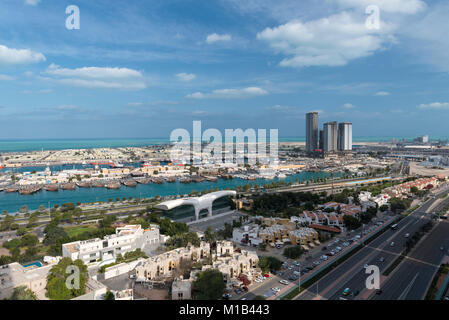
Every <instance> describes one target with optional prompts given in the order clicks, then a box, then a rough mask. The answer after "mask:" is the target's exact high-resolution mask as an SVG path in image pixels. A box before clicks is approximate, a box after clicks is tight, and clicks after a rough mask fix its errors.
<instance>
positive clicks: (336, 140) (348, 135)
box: [306, 112, 352, 153]
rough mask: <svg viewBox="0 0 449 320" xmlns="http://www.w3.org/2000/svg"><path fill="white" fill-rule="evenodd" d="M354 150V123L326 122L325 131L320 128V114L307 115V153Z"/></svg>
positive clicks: (311, 113) (310, 113)
mask: <svg viewBox="0 0 449 320" xmlns="http://www.w3.org/2000/svg"><path fill="white" fill-rule="evenodd" d="M351 150H352V123H351V122H340V123H339V124H338V125H337V122H336V121H332V122H326V123H325V124H324V125H323V130H319V128H318V112H309V113H307V114H306V151H307V153H315V152H324V153H331V152H337V151H351Z"/></svg>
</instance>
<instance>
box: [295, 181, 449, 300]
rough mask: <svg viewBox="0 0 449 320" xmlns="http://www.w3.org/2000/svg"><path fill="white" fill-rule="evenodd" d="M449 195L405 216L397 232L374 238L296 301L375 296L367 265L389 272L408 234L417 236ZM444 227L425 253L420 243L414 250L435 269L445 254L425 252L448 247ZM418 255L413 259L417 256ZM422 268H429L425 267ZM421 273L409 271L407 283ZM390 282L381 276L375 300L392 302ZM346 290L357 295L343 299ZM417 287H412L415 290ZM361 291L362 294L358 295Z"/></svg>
mask: <svg viewBox="0 0 449 320" xmlns="http://www.w3.org/2000/svg"><path fill="white" fill-rule="evenodd" d="M447 192H448V190H447V189H446V188H444V189H440V190H438V191H437V192H435V196H434V197H432V198H430V199H429V200H428V201H426V202H425V203H424V204H423V205H421V206H420V207H419V208H418V209H417V210H415V211H414V212H413V213H412V214H410V215H409V216H407V217H405V218H404V219H402V220H401V221H400V222H398V228H397V230H388V231H386V232H384V233H383V234H381V235H380V236H379V237H378V238H376V239H374V240H373V241H372V242H371V243H369V245H367V246H365V247H363V248H362V249H360V250H359V251H358V252H356V253H355V254H354V255H353V256H351V257H350V258H348V259H347V260H346V261H344V262H343V263H342V264H340V265H338V266H337V267H336V268H335V269H333V270H332V271H330V272H329V273H328V274H326V275H325V276H324V277H323V278H321V279H320V280H319V281H318V282H317V283H315V284H313V285H312V286H311V287H309V289H308V290H305V291H303V292H302V293H301V294H300V295H299V296H298V297H296V299H299V300H310V299H342V298H344V299H354V298H355V299H365V298H369V297H370V296H372V292H370V291H367V289H365V287H366V286H365V282H366V279H367V277H368V276H369V275H368V274H366V273H365V268H364V266H365V265H366V264H367V265H377V266H378V267H379V269H380V273H381V274H382V272H383V271H385V269H386V268H387V267H388V265H389V264H390V263H392V262H393V261H394V260H395V259H396V257H397V256H398V255H399V254H400V253H401V252H402V251H403V249H404V245H405V242H406V241H407V238H406V237H405V234H407V233H408V234H410V236H411V235H413V233H415V232H416V231H418V230H419V229H420V227H421V226H422V225H424V224H425V223H426V222H427V221H429V219H430V215H429V213H430V212H432V211H433V210H434V209H435V208H434V207H435V204H436V203H438V202H441V203H439V204H438V207H439V206H442V205H444V204H445V203H447V202H449V199H447V200H443V201H441V200H440V198H439V197H440V196H442V195H443V194H445V193H447ZM440 224H441V226H440V225H439V226H438V227H437V228H436V229H435V230H434V231H433V232H432V234H431V236H429V237H428V238H427V239H426V240H425V241H423V242H422V243H426V244H427V243H429V244H427V245H426V246H425V247H426V248H425V249H422V250H421V246H422V243H420V244H419V246H418V247H417V250H416V251H413V253H414V254H418V257H422V258H423V260H424V261H427V259H430V260H429V261H430V265H432V268H436V267H435V264H438V263H439V261H437V260H438V259H440V260H441V257H442V255H443V253H442V252H439V253H438V254H436V253H434V254H433V255H432V254H430V253H429V255H430V256H428V255H427V254H425V253H424V252H428V251H429V250H430V247H432V248H433V246H435V245H436V247H435V248H433V251H434V252H435V250H436V251H440V249H439V247H440V245H437V242H438V243H441V245H444V244H443V242H444V239H445V238H444V236H443V234H444V232H445V230H446V229H445V226H446V225H447V223H440ZM434 234H436V235H434ZM442 241H443V242H442ZM446 241H447V236H446ZM446 247H447V245H446ZM421 251H423V252H421ZM414 254H413V255H412V256H414ZM381 258H382V259H381ZM381 261H382V262H381ZM407 261H408V260H407ZM420 266H421V265H420ZM400 267H401V268H402V267H403V264H401V265H400ZM421 268H425V267H422V266H421ZM413 270H414V269H413ZM429 270H430V268H429ZM434 270H435V269H434ZM418 272H419V271H417V272H415V273H413V271H411V272H407V273H408V274H410V275H411V279H408V278H407V280H406V281H412V280H413V278H414V277H415V276H416V274H417V273H418ZM431 273H432V272H431V271H427V273H426V275H427V276H426V277H424V276H421V278H423V280H422V281H421V278H420V277H419V275H418V276H416V279H414V281H415V282H416V286H417V287H418V286H420V287H422V286H424V285H423V284H421V282H422V283H424V282H426V281H427V279H428V278H429V276H428V274H431ZM395 274H400V273H398V271H397V272H395V273H394V274H392V275H390V277H391V278H393V277H394V275H395ZM424 278H425V279H424ZM430 278H432V275H430ZM387 280H388V279H387V278H385V277H381V289H382V290H383V293H382V294H381V295H376V296H375V297H376V298H377V299H389V296H390V293H388V290H389V286H390V285H391V286H394V280H392V282H390V281H387ZM430 280H431V279H430ZM430 280H429V281H427V283H428V282H430ZM406 281H404V282H406ZM390 283H391V284H390ZM346 288H349V289H350V291H351V292H352V293H354V295H349V296H343V295H342V293H343V291H344V290H345V289H346ZM383 288H385V290H384V289H383ZM413 288H414V287H413V286H412V289H413ZM426 288H427V286H426ZM404 290H405V289H403V290H402V291H401V292H400V294H399V295H398V297H397V298H399V296H400V295H401V294H402V292H403V291H404ZM397 291H400V289H397ZM424 291H425V289H424ZM357 292H358V295H356V293H357ZM410 292H414V290H410ZM411 294H412V293H409V295H410V297H411ZM393 299H394V297H393Z"/></svg>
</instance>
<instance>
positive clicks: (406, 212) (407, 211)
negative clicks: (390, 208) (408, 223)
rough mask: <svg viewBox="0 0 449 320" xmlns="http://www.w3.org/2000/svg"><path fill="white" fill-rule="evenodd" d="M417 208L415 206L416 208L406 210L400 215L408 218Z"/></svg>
mask: <svg viewBox="0 0 449 320" xmlns="http://www.w3.org/2000/svg"><path fill="white" fill-rule="evenodd" d="M418 208H419V205H416V206H414V207H412V208H410V209H408V210H406V211H404V212H402V213H401V214H402V215H403V216H404V217H406V216H408V215H409V214H411V213H412V212H413V211H415V210H416V209H418Z"/></svg>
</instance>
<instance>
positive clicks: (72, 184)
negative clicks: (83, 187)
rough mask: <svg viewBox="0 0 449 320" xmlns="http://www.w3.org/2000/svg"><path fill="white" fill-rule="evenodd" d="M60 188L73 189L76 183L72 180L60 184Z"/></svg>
mask: <svg viewBox="0 0 449 320" xmlns="http://www.w3.org/2000/svg"><path fill="white" fill-rule="evenodd" d="M61 189H62V190H75V189H76V184H74V183H73V182H69V183H64V184H63V185H62V186H61Z"/></svg>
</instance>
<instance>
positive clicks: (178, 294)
mask: <svg viewBox="0 0 449 320" xmlns="http://www.w3.org/2000/svg"><path fill="white" fill-rule="evenodd" d="M171 299H172V300H190V299H192V281H191V279H183V278H182V277H180V278H176V279H175V280H174V281H173V283H172V286H171Z"/></svg>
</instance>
